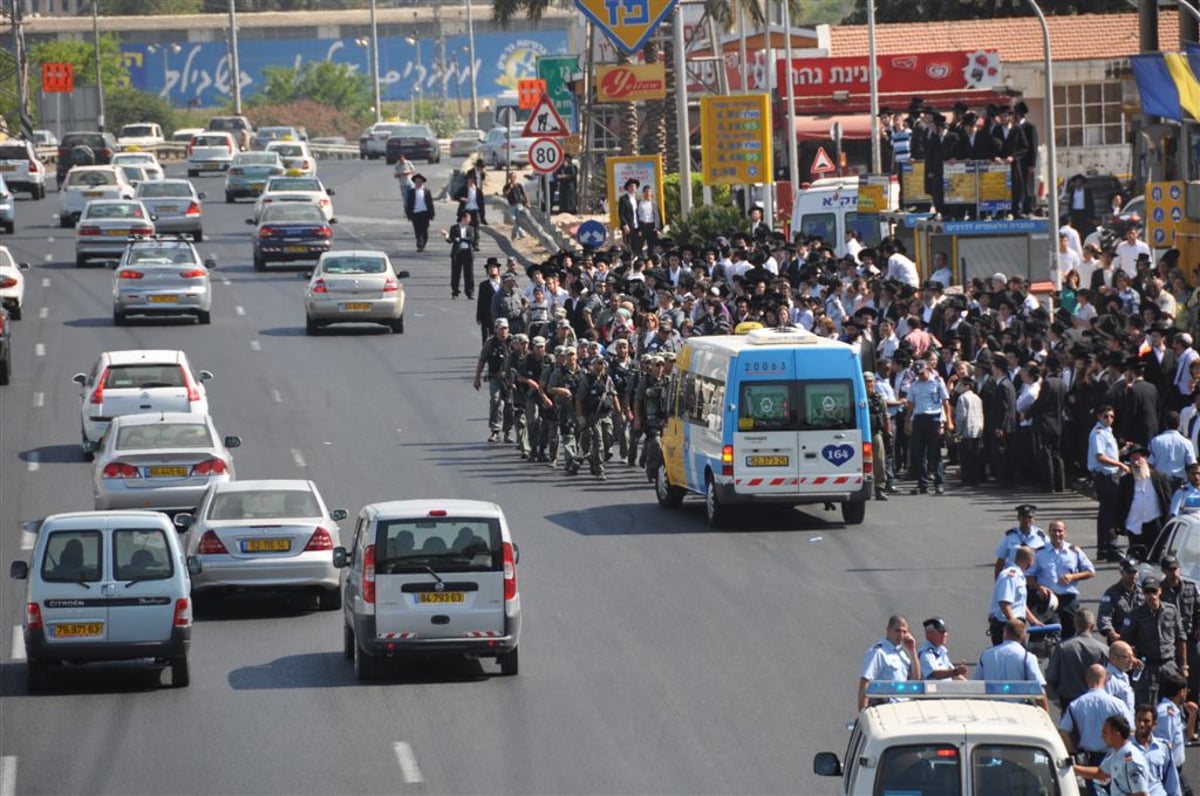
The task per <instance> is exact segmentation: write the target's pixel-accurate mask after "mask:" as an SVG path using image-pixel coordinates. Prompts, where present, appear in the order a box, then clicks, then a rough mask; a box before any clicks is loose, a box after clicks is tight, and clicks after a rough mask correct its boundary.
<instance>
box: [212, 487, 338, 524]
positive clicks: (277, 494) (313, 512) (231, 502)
mask: <svg viewBox="0 0 1200 796" xmlns="http://www.w3.org/2000/svg"><path fill="white" fill-rule="evenodd" d="M320 515H321V507H320V506H319V505H318V504H317V498H316V496H315V495H313V493H312V492H309V491H308V490H302V489H253V490H236V491H228V492H218V493H217V494H216V495H214V496H213V499H212V504H211V505H210V506H209V507H208V519H210V520H250V519H254V520H261V519H271V520H278V519H284V518H287V517H318V516H320Z"/></svg>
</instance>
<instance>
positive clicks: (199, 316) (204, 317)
mask: <svg viewBox="0 0 1200 796" xmlns="http://www.w3.org/2000/svg"><path fill="white" fill-rule="evenodd" d="M196 320H197V321H199V322H200V325H201V326H208V325H209V324H210V323H212V313H211V312H205V311H204V310H201V311H199V312H197V313H196Z"/></svg>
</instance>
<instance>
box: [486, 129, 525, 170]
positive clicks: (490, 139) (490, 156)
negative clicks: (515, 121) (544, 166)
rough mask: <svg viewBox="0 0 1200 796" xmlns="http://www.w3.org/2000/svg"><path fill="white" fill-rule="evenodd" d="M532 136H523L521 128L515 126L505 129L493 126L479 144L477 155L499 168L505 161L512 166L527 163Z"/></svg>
mask: <svg viewBox="0 0 1200 796" xmlns="http://www.w3.org/2000/svg"><path fill="white" fill-rule="evenodd" d="M534 140H535V139H533V138H523V137H522V136H521V130H520V129H519V128H516V127H512V128H508V129H505V128H503V127H493V128H492V129H491V130H490V131H488V134H487V137H486V138H484V139H483V143H481V144H480V145H479V150H478V152H479V155H480V157H482V158H483V162H484V163H486V164H487V165H489V166H491V167H492V168H494V169H498V168H501V167H502V166H504V165H505V164H506V163H510V164H512V165H514V166H527V165H529V147H531V146H533V142H534Z"/></svg>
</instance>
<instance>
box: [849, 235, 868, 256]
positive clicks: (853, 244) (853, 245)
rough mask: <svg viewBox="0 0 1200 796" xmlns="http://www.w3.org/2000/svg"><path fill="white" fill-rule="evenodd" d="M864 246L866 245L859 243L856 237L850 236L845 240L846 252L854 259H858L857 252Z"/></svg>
mask: <svg viewBox="0 0 1200 796" xmlns="http://www.w3.org/2000/svg"><path fill="white" fill-rule="evenodd" d="M864 248H866V247H865V246H863V245H862V244H861V243H859V242H858V240H857V239H856V238H851V239H850V240H848V241H846V254H848V255H850V256H851V257H853V258H854V259H855V260H857V259H858V253H859V252H860V251H862V250H863V249H864Z"/></svg>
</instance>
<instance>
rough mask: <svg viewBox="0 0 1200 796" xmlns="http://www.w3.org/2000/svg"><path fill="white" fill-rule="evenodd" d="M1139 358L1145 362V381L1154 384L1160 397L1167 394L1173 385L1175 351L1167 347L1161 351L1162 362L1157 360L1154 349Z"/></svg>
mask: <svg viewBox="0 0 1200 796" xmlns="http://www.w3.org/2000/svg"><path fill="white" fill-rule="evenodd" d="M1141 360H1142V362H1144V363H1146V366H1145V367H1146V371H1145V378H1146V381H1148V382H1150V383H1151V384H1153V385H1154V388H1155V389H1156V390H1158V394H1159V397H1160V398H1161V397H1162V396H1165V395H1167V391H1168V390H1170V389H1171V388H1172V387H1174V386H1175V385H1174V381H1175V352H1174V351H1172V350H1171V349H1170V348H1168V349H1167V350H1166V351H1165V352H1164V353H1163V358H1162V362H1159V361H1158V357H1157V356H1155V355H1154V351H1148V352H1146V353H1145V354H1143V355H1142V357H1141ZM1176 392H1178V391H1176Z"/></svg>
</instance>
